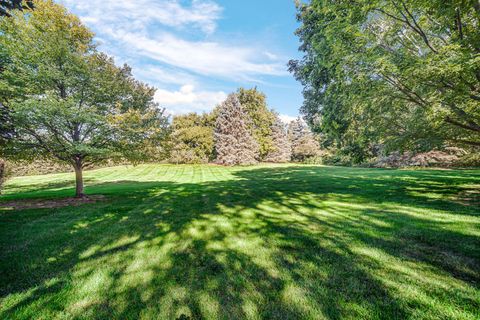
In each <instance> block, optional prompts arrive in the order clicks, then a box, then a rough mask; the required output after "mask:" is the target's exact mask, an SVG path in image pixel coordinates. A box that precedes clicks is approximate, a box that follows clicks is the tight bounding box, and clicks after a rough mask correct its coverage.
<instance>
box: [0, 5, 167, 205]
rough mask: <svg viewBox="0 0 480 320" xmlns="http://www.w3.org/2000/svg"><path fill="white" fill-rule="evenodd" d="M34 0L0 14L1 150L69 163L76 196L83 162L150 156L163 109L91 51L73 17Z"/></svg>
mask: <svg viewBox="0 0 480 320" xmlns="http://www.w3.org/2000/svg"><path fill="white" fill-rule="evenodd" d="M34 4H35V10H33V11H31V10H28V9H27V10H24V11H23V12H21V11H16V12H13V11H12V12H11V16H10V17H3V18H1V19H0V32H1V33H2V37H0V48H2V52H4V53H5V56H6V57H7V58H6V63H5V65H4V70H3V72H2V73H1V77H0V93H1V95H2V97H5V98H6V101H7V103H8V106H9V109H10V113H9V116H10V117H11V119H12V123H13V125H14V128H15V131H14V135H13V139H11V140H10V141H9V142H8V144H7V145H6V147H5V148H3V150H2V153H3V154H4V155H6V156H11V157H13V158H14V159H15V160H18V159H21V158H27V159H28V158H38V157H47V158H53V159H56V160H59V161H64V162H68V163H70V164H71V165H72V166H73V167H74V168H75V171H76V177H77V192H76V194H77V196H83V178H82V169H83V168H84V167H85V166H86V165H88V164H92V163H97V162H99V161H105V160H116V159H118V160H120V159H128V160H131V161H139V160H141V159H143V158H144V157H146V156H147V155H148V156H149V157H152V155H153V154H154V153H155V152H156V151H157V149H158V143H157V142H158V141H159V139H161V137H162V136H163V135H164V132H165V130H164V128H165V126H166V125H167V121H166V117H165V116H164V115H163V110H161V109H159V108H158V106H157V105H156V104H155V103H154V102H153V95H154V92H155V90H154V89H153V88H151V87H149V86H148V85H145V84H143V83H141V82H139V81H136V80H135V79H134V78H133V77H132V75H131V69H130V67H128V66H126V65H125V66H123V67H117V66H116V65H115V63H114V61H113V59H112V58H110V57H108V56H107V55H105V54H103V53H101V52H99V51H97V49H96V46H95V43H94V42H93V33H92V32H91V31H90V30H89V29H88V28H86V27H85V26H84V25H83V24H82V23H81V21H80V20H79V19H78V17H76V16H75V15H73V14H70V13H69V12H67V10H66V9H65V8H64V7H63V6H61V5H58V4H55V3H53V2H52V1H35V2H34Z"/></svg>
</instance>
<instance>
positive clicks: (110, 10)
mask: <svg viewBox="0 0 480 320" xmlns="http://www.w3.org/2000/svg"><path fill="white" fill-rule="evenodd" d="M62 2H63V3H64V4H65V5H67V6H68V7H69V8H74V9H75V10H76V11H77V12H79V14H80V16H81V17H82V19H83V20H84V21H85V22H87V23H101V24H103V25H112V24H114V25H115V27H117V28H121V29H129V30H133V31H135V32H145V31H146V28H147V27H148V26H149V25H153V24H161V25H164V26H168V27H175V28H181V27H185V26H194V27H196V28H199V29H200V30H202V31H203V32H205V33H212V32H214V31H215V29H216V27H217V20H218V19H219V18H220V16H221V13H222V7H220V6H219V5H218V4H217V3H215V2H213V1H208V0H193V1H191V3H190V6H183V5H182V4H181V2H180V1H178V0H157V1H152V0H135V1H132V0H129V1H118V0H103V1H100V2H98V1H78V0H63V1H62Z"/></svg>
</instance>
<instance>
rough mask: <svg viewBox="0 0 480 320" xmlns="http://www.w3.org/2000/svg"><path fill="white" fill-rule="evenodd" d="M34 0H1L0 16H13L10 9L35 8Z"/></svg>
mask: <svg viewBox="0 0 480 320" xmlns="http://www.w3.org/2000/svg"><path fill="white" fill-rule="evenodd" d="M33 8H34V5H33V1H32V0H0V16H7V17H9V16H11V15H10V13H9V11H10V10H25V9H33Z"/></svg>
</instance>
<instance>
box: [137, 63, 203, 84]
mask: <svg viewBox="0 0 480 320" xmlns="http://www.w3.org/2000/svg"><path fill="white" fill-rule="evenodd" d="M133 74H134V76H136V77H139V78H141V79H143V80H144V81H148V82H150V83H155V84H157V85H158V84H176V85H184V84H185V83H190V84H192V85H196V83H197V80H196V79H195V77H194V76H192V75H191V74H189V73H187V72H182V71H178V70H174V69H170V68H162V67H159V66H155V65H142V67H141V68H134V69H133Z"/></svg>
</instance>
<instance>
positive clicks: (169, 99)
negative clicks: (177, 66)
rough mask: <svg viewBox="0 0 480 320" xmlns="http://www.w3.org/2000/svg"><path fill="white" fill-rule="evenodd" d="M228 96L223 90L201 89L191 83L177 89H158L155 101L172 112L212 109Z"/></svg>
mask: <svg viewBox="0 0 480 320" xmlns="http://www.w3.org/2000/svg"><path fill="white" fill-rule="evenodd" d="M226 97H227V94H226V93H225V92H223V91H200V90H196V88H195V86H193V85H190V84H187V85H183V86H182V87H180V89H179V90H177V91H169V90H164V89H157V92H156V93H155V101H156V102H158V103H159V104H160V106H162V107H166V108H167V110H168V111H169V112H170V113H172V114H181V113H187V112H194V111H195V112H202V111H210V110H212V109H213V108H214V107H215V106H216V105H217V104H219V103H220V102H222V101H224V100H225V99H226Z"/></svg>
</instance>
